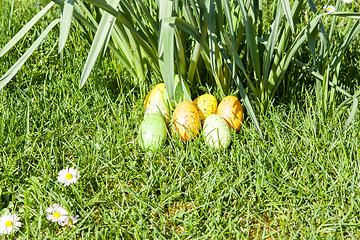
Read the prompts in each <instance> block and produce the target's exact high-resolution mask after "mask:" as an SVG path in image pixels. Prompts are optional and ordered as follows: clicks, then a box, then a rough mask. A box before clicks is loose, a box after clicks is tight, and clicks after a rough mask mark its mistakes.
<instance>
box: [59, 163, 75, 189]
mask: <svg viewBox="0 0 360 240" xmlns="http://www.w3.org/2000/svg"><path fill="white" fill-rule="evenodd" d="M79 177H80V174H79V171H78V170H76V169H75V168H73V167H66V168H65V169H63V170H61V171H60V172H59V173H58V181H59V182H60V183H63V184H64V186H69V185H70V184H71V183H76V181H77V179H78V178H79Z"/></svg>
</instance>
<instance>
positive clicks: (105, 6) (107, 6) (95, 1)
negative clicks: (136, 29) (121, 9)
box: [85, 0, 119, 17]
mask: <svg viewBox="0 0 360 240" xmlns="http://www.w3.org/2000/svg"><path fill="white" fill-rule="evenodd" d="M85 1H86V2H88V3H91V4H93V5H94V6H96V7H99V8H101V9H103V10H105V11H106V12H107V13H109V14H111V15H113V16H114V17H117V16H118V15H119V13H118V12H117V11H116V9H115V7H116V6H117V4H116V5H113V4H111V2H112V0H108V1H109V3H110V4H107V3H106V2H105V1H101V0H85Z"/></svg>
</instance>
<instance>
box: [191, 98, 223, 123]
mask: <svg viewBox="0 0 360 240" xmlns="http://www.w3.org/2000/svg"><path fill="white" fill-rule="evenodd" d="M193 103H194V105H195V107H196V109H197V110H198V111H199V117H200V121H201V122H203V121H204V120H205V119H206V118H207V117H208V116H210V115H211V114H215V113H216V109H217V100H216V98H215V97H214V96H213V95H211V94H204V95H201V96H199V97H198V98H196V99H195V100H194V101H193Z"/></svg>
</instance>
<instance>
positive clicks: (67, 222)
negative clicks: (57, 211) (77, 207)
mask: <svg viewBox="0 0 360 240" xmlns="http://www.w3.org/2000/svg"><path fill="white" fill-rule="evenodd" d="M78 221H79V215H76V216H75V217H74V216H73V215H71V216H70V217H69V218H67V219H66V220H65V222H63V223H62V224H61V226H69V227H72V228H76V226H75V225H74V224H75V223H77V222H78Z"/></svg>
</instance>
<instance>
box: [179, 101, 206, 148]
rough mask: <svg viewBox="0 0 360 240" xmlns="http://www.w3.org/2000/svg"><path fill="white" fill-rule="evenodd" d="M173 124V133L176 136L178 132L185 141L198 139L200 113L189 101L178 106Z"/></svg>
mask: <svg viewBox="0 0 360 240" xmlns="http://www.w3.org/2000/svg"><path fill="white" fill-rule="evenodd" d="M172 122H173V125H172V131H173V132H174V133H175V134H177V132H178V133H179V134H180V136H181V139H182V140H183V141H188V140H190V139H192V138H194V137H196V135H197V134H198V132H199V128H200V123H199V113H198V111H197V109H196V107H195V106H194V104H192V103H191V102H189V101H183V102H181V103H179V104H178V105H177V106H176V108H175V111H174V114H173V118H172Z"/></svg>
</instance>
